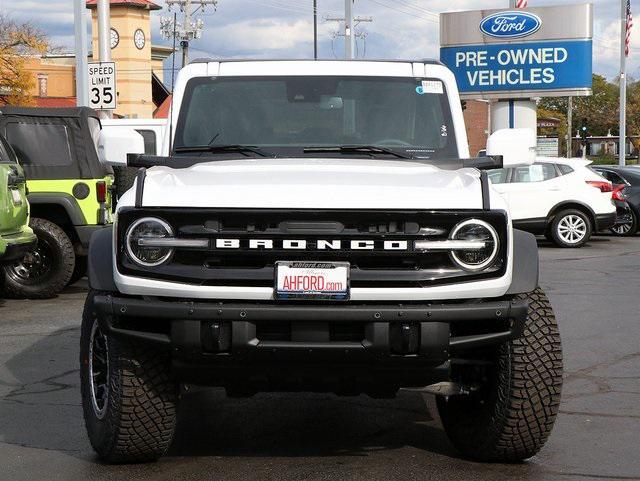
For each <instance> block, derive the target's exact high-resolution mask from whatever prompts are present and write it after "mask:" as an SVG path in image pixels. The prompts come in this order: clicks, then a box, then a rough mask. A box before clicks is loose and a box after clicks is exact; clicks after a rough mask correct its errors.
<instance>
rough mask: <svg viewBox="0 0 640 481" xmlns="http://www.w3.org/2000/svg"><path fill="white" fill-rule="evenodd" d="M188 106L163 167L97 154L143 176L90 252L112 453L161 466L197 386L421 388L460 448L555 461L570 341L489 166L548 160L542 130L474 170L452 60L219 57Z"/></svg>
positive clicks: (84, 378)
mask: <svg viewBox="0 0 640 481" xmlns="http://www.w3.org/2000/svg"><path fill="white" fill-rule="evenodd" d="M174 92H175V94H174V95H175V97H174V98H175V99H177V103H178V104H177V105H176V106H175V108H174V109H173V126H174V127H175V128H174V129H169V132H168V133H167V135H166V136H165V139H166V140H165V142H163V151H162V152H161V156H162V157H157V156H146V155H138V156H130V157H129V158H128V159H127V156H126V155H120V154H119V155H111V147H112V146H113V147H114V148H115V149H116V150H119V149H120V148H121V146H122V145H123V144H122V142H121V141H120V139H116V141H115V142H112V139H111V138H110V136H111V132H109V131H108V130H106V129H105V131H104V132H103V133H102V135H101V140H100V143H99V145H100V146H101V147H100V152H103V153H104V155H106V156H107V158H108V159H110V161H112V162H113V161H114V160H116V159H118V158H124V162H127V164H128V165H129V166H130V167H137V168H139V169H140V171H139V174H138V176H137V178H136V182H135V186H134V188H132V189H130V190H128V191H127V192H126V193H125V194H124V196H123V197H122V198H121V199H120V201H119V202H118V205H117V219H118V222H117V223H116V225H114V226H113V227H111V228H109V229H105V230H103V231H100V232H98V233H96V235H95V236H94V237H93V239H92V242H91V248H90V255H89V265H90V266H89V283H90V287H91V290H90V292H89V293H88V296H87V301H86V304H85V310H84V313H83V320H82V329H81V336H80V337H81V341H80V363H79V365H80V378H81V383H80V386H81V392H82V407H83V412H84V416H85V425H86V428H87V432H88V438H89V441H90V442H91V445H92V446H93V448H94V449H95V450H96V451H97V453H98V454H99V456H100V458H101V459H103V460H105V461H108V462H117V463H123V462H140V461H149V460H153V459H157V458H158V457H160V456H162V455H163V454H164V453H165V452H166V451H167V449H168V447H169V445H170V444H171V440H172V437H173V433H174V427H175V425H176V415H178V413H180V412H181V410H180V409H179V406H178V403H179V402H180V395H179V393H180V390H179V385H180V383H193V384H201V385H209V386H218V387H224V388H225V389H226V390H227V393H228V394H229V395H230V396H234V397H243V396H251V395H253V394H255V393H257V392H261V391H325V392H326V391H328V392H335V393H337V394H340V395H357V394H360V393H367V394H370V395H371V396H376V397H393V396H395V395H396V394H397V392H398V390H399V389H400V388H403V387H404V388H407V387H412V388H418V389H420V390H422V391H423V392H431V393H435V394H437V395H438V401H437V405H438V409H439V412H440V417H441V418H442V422H443V425H444V429H445V430H446V432H447V434H448V436H449V438H450V439H451V441H452V443H453V445H454V446H456V447H457V448H458V449H459V451H460V452H461V453H462V454H463V455H464V456H467V457H469V458H472V459H474V460H484V461H492V462H495V461H509V462H513V461H518V460H522V459H526V458H529V457H531V456H533V455H534V454H535V453H536V452H538V450H539V449H540V448H541V447H542V446H543V445H544V443H545V441H546V440H547V438H548V436H549V434H550V431H551V428H552V426H553V423H554V420H555V417H556V414H557V412H558V408H559V405H560V390H561V385H562V350H561V342H560V335H559V332H558V328H557V324H556V320H555V317H554V315H553V310H552V307H551V305H550V303H549V300H548V298H547V296H546V295H545V294H544V292H543V291H542V290H541V289H540V288H539V287H538V257H537V255H538V250H537V246H536V241H535V238H534V236H532V235H531V234H528V233H526V232H522V231H520V230H517V229H513V228H512V223H511V219H510V215H509V212H508V208H507V205H506V203H505V201H504V199H503V198H502V196H500V195H499V194H498V193H496V192H495V191H493V190H492V189H491V185H490V183H489V181H488V179H487V176H486V174H485V173H484V171H481V170H480V169H487V168H497V167H500V166H506V167H511V166H515V165H528V164H530V163H532V162H533V161H534V155H533V151H534V149H535V133H534V132H533V131H532V130H530V129H505V130H499V131H497V132H494V133H493V134H492V135H491V136H490V137H489V139H488V143H487V157H485V158H483V159H470V158H469V147H468V143H467V137H466V130H465V125H464V118H463V115H462V108H461V103H460V98H459V95H458V90H457V86H456V81H455V78H454V76H453V74H452V73H451V71H449V70H448V69H447V68H446V67H444V66H443V65H441V64H440V63H439V62H421V61H416V62H369V61H351V62H333V61H276V62H273V61H233V62H224V61H206V60H203V61H196V62H194V63H192V64H190V65H188V66H186V67H185V68H184V69H182V70H181V71H180V73H179V77H178V80H177V83H176V86H175V90H174ZM118 135H119V133H118ZM136 135H137V134H136ZM168 136H171V140H172V142H168V141H167V140H169V138H168ZM169 143H171V145H172V148H171V149H169V147H168V146H169ZM130 152H132V153H136V152H141V151H135V150H131V151H130ZM593 175H595V174H593ZM594 190H595V189H594ZM426 434H427V433H425V435H426Z"/></svg>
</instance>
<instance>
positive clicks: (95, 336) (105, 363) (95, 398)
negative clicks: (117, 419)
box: [89, 320, 109, 419]
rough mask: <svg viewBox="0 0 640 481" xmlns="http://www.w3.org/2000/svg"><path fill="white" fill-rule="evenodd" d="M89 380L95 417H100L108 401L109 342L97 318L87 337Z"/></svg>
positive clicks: (104, 411)
mask: <svg viewBox="0 0 640 481" xmlns="http://www.w3.org/2000/svg"><path fill="white" fill-rule="evenodd" d="M89 382H90V383H91V404H92V405H93V410H94V411H95V414H96V417H97V418H98V419H102V418H103V417H104V415H105V413H106V411H107V403H108V401H109V344H108V343H107V336H105V335H104V334H103V333H102V331H101V330H100V326H99V325H98V321H97V320H94V322H93V326H92V327H91V337H90V339H89Z"/></svg>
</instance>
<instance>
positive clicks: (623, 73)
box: [618, 0, 627, 166]
mask: <svg viewBox="0 0 640 481" xmlns="http://www.w3.org/2000/svg"><path fill="white" fill-rule="evenodd" d="M626 49H627V0H620V135H619V139H618V144H619V147H618V163H619V164H620V165H622V166H624V165H625V164H626V161H627V51H626Z"/></svg>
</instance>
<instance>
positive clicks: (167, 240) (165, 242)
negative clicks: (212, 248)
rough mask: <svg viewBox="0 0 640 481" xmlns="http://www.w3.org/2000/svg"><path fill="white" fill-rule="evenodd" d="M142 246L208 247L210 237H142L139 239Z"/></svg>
mask: <svg viewBox="0 0 640 481" xmlns="http://www.w3.org/2000/svg"><path fill="white" fill-rule="evenodd" d="M138 245H139V246H140V247H173V248H177V249H179V248H189V247H192V248H206V247H209V240H208V239H178V238H176V237H141V238H139V239H138Z"/></svg>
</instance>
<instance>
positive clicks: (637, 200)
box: [591, 165, 640, 236]
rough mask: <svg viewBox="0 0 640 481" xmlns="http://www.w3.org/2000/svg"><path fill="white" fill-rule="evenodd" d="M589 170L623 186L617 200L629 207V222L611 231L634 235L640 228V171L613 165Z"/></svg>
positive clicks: (596, 166)
mask: <svg viewBox="0 0 640 481" xmlns="http://www.w3.org/2000/svg"><path fill="white" fill-rule="evenodd" d="M591 168H592V169H593V170H595V171H596V172H598V173H599V174H600V175H602V176H603V177H604V178H606V179H607V180H609V181H610V182H612V183H613V184H617V185H622V186H624V187H623V189H622V191H621V197H620V199H619V200H622V201H625V202H626V203H627V204H628V206H629V211H630V212H629V213H628V216H629V217H630V218H629V222H626V223H624V224H621V225H619V226H614V227H613V228H612V231H613V232H614V233H615V234H619V235H626V236H631V235H635V234H636V233H637V232H638V229H639V228H640V169H639V168H638V167H631V166H630V167H618V166H614V165H593V166H591Z"/></svg>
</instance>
